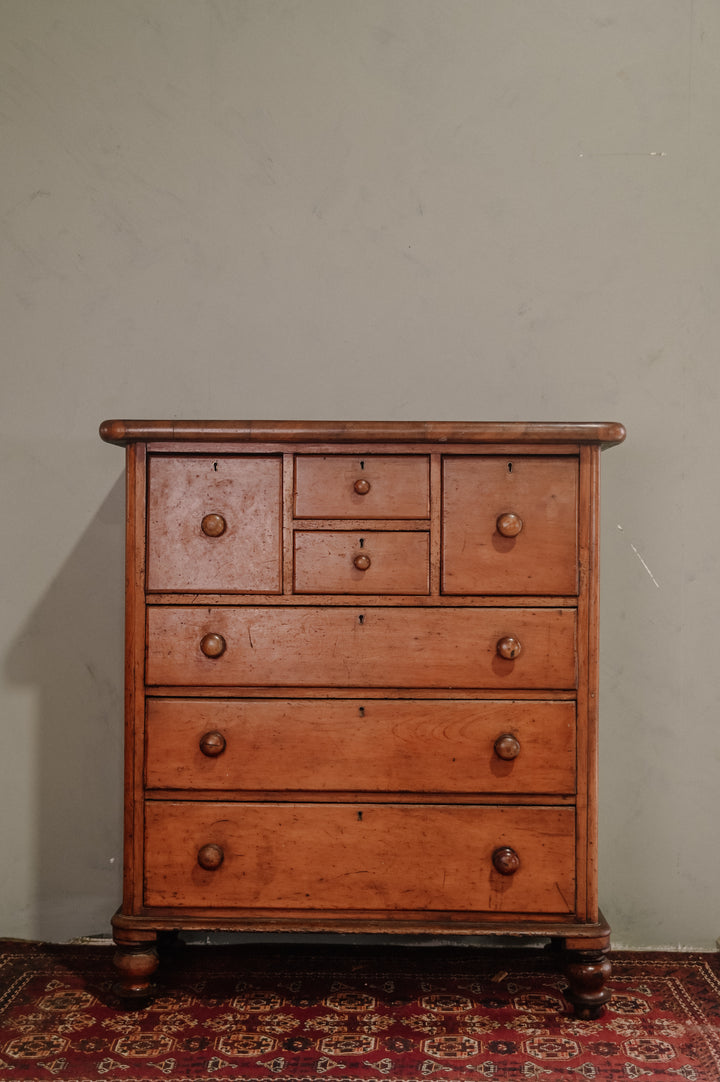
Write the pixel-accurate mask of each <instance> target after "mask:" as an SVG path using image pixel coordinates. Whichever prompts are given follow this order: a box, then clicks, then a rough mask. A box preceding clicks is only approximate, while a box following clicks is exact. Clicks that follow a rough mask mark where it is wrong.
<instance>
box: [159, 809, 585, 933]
mask: <svg viewBox="0 0 720 1082" xmlns="http://www.w3.org/2000/svg"><path fill="white" fill-rule="evenodd" d="M145 819H146V838H145V902H146V904H147V905H148V906H173V905H182V906H190V907H191V906H201V907H203V908H205V907H208V908H222V907H225V906H231V907H233V908H235V909H243V908H246V907H247V908H256V909H258V908H259V909H278V910H282V909H304V910H313V909H321V910H323V911H328V910H356V911H357V910H361V909H364V910H374V909H382V910H385V911H392V910H424V911H426V912H427V911H443V912H478V911H487V912H498V911H502V912H525V913H544V914H550V913H568V912H571V911H572V909H573V906H574V900H575V882H574V862H575V827H574V824H575V811H574V809H573V808H548V807H528V808H519V807H477V806H468V805H454V806H451V805H433V804H430V805H411V804H410V805H408V804H403V805H398V804H385V805H382V804H353V805H351V804H312V803H307V804H290V803H285V804H271V803H265V804H231V803H226V804H212V805H203V804H202V803H192V804H187V803H170V802H168V803H164V802H159V801H158V802H152V803H150V802H149V803H148V804H147V807H146V812H145ZM208 845H210V846H217V847H219V848H220V850H221V851H222V863H221V864H220V866H219V867H218V868H216V869H215V870H214V871H206V870H205V869H204V868H201V867H200V866H199V864H198V853H199V851H200V849H201V848H203V847H204V846H208ZM500 846H510V847H512V848H513V849H514V850H515V852H516V853H517V855H518V857H519V861H520V867H519V869H518V871H517V872H516V873H515V874H514V875H510V876H504V875H500V874H499V873H498V872H496V871H495V869H494V868H493V863H492V858H493V852H494V851H495V850H496V849H497V848H498V847H500Z"/></svg>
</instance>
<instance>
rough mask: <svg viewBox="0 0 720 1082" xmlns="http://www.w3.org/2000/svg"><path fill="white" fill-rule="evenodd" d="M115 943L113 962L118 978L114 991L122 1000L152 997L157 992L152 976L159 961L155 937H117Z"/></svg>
mask: <svg viewBox="0 0 720 1082" xmlns="http://www.w3.org/2000/svg"><path fill="white" fill-rule="evenodd" d="M115 944H116V947H117V950H116V951H115V957H114V958H113V962H114V965H115V969H116V972H117V978H118V979H117V981H116V982H115V984H114V985H113V991H114V992H115V994H116V995H117V996H119V997H120V999H122V1000H127V1001H129V1000H133V1001H137V1000H144V999H150V998H151V997H152V996H153V995H154V994H155V992H156V988H155V985H154V983H153V982H152V980H151V978H152V976H153V974H154V973H155V970H156V969H157V967H158V963H159V958H158V952H157V948H156V944H155V939H154V938H153V939H151V940H149V939H145V940H143V941H141V942H122V941H121V940H119V939H118V938H117V937H116V939H115Z"/></svg>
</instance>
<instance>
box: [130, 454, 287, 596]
mask: <svg viewBox="0 0 720 1082" xmlns="http://www.w3.org/2000/svg"><path fill="white" fill-rule="evenodd" d="M148 474H149V479H148V552H147V588H148V590H158V591H159V590H166V591H179V592H182V591H193V592H205V591H209V592H213V591H217V592H231V593H277V592H278V591H279V590H280V589H281V583H282V573H281V558H282V530H281V526H282V515H281V507H282V483H281V478H282V468H281V459H280V458H279V456H269V455H263V456H260V455H257V456H256V455H253V456H247V457H243V456H239V455H220V456H216V457H213V456H211V455H182V456H177V457H175V456H172V457H170V456H167V457H166V456H161V455H153V456H151V458H150V465H149V470H148Z"/></svg>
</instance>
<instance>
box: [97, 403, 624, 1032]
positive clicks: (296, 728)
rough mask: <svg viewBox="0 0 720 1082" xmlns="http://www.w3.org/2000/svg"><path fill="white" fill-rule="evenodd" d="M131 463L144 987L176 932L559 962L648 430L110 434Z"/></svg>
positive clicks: (253, 425)
mask: <svg viewBox="0 0 720 1082" xmlns="http://www.w3.org/2000/svg"><path fill="white" fill-rule="evenodd" d="M100 431H101V435H102V438H103V439H104V440H106V441H108V442H110V443H117V444H122V445H125V446H126V448H127V494H128V502H127V609H126V662H127V670H126V681H127V683H126V714H125V724H126V797H125V877H124V897H123V903H122V907H121V908H120V910H119V911H118V913H117V914H116V916H115V918H114V921H113V926H114V932H115V940H116V943H117V948H118V950H117V955H116V964H117V969H118V973H119V990H120V992H121V994H124V995H126V996H130V997H132V996H137V997H142V996H147V995H148V994H149V991H150V989H151V987H152V986H151V978H152V975H153V973H154V971H155V968H156V966H157V940H158V936H159V933H162V932H163V931H171V930H178V929H186V930H191V929H195V930H198V929H225V930H262V931H270V930H287V931H303V930H309V931H335V932H354V933H357V932H368V931H378V932H389V931H394V932H398V933H400V932H412V933H434V934H439V933H442V934H443V935H446V934H448V933H455V934H458V935H460V934H462V935H481V934H482V935H484V934H490V933H514V934H524V935H532V936H549V937H550V938H551V939H553V940H556V941H557V940H560V941H562V942H563V943H564V946H565V948H566V952H567V973H568V979H569V989H568V992H567V996H568V998H569V1000H570V1002H571V1003H572V1004H573V1006H574V1008H575V1011H576V1013H577V1014H578V1015H580V1016H581V1017H586V1018H587V1017H594V1016H596V1015H597V1014H599V1013H600V1012H601V1011H602V1009H603V1006H604V1004H605V1002H606V1001H607V998H608V996H609V991H608V989H607V987H606V978H607V975H608V973H609V968H610V967H609V963H608V961H607V959H606V956H605V951H606V950H607V947H608V943H609V938H608V937H609V928H608V927H607V925H606V924H605V922H604V920H603V918H602V916H601V914H600V913H599V911H598V898H597V782H596V777H597V726H598V705H597V686H598V631H597V626H598V623H597V617H598V571H597V558H598V557H597V534H598V466H599V452H600V449H601V447H603V446H608V445H611V444H615V443H619V442H620V441H621V440H622V439H623V438H624V429H623V427H622V425H619V424H614V423H608V424H590V423H582V424H548V423H538V424H519V423H506V424H490V423H479V422H477V423H462V424H461V423H451V422H439V423H427V424H420V423H418V424H415V423H409V422H388V423H381V422H365V423H361V422H337V423H331V422H324V421H313V422H297V423H295V422H288V421H278V422H260V421H247V422H242V421H208V422H201V421H197V422H194V421H106V422H105V423H104V424H103V425H102V426H101V430H100Z"/></svg>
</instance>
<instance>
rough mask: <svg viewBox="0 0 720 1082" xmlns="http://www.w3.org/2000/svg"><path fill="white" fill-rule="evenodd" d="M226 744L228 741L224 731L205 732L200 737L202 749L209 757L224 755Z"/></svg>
mask: <svg viewBox="0 0 720 1082" xmlns="http://www.w3.org/2000/svg"><path fill="white" fill-rule="evenodd" d="M226 746H227V743H226V740H225V737H224V736H223V734H222V733H218V732H212V733H205V734H204V735H203V736H201V737H200V751H201V752H202V753H203V755H207V757H208V759H214V758H215V757H216V756H218V755H222V753H223V752H224V751H225V748H226Z"/></svg>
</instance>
